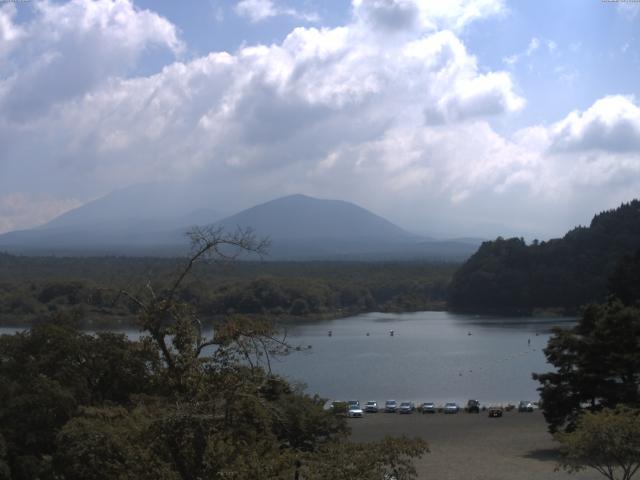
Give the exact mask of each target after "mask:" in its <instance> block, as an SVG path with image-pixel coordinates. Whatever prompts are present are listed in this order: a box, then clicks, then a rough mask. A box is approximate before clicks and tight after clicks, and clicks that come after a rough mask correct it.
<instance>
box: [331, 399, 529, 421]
mask: <svg viewBox="0 0 640 480" xmlns="http://www.w3.org/2000/svg"><path fill="white" fill-rule="evenodd" d="M338 403H340V402H334V403H333V405H332V407H333V408H336V404H338ZM533 408H534V407H533V403H531V402H529V401H527V400H522V401H521V402H520V403H519V404H518V411H519V412H533ZM346 410H347V416H348V417H362V416H363V414H364V413H365V412H367V413H378V412H379V411H380V410H381V408H380V407H378V402H376V401H375V400H370V401H368V402H366V403H365V404H364V407H361V406H360V401H358V400H349V401H348V402H347V408H346ZM382 410H383V411H384V412H385V413H396V412H397V413H401V414H409V413H413V412H414V411H415V410H416V406H415V404H414V403H413V402H400V403H398V402H397V401H395V400H387V401H386V402H385V404H384V407H383V408H382ZM418 410H419V411H421V412H422V413H423V414H426V413H436V412H437V411H438V407H436V404H435V403H433V402H424V403H423V404H422V405H420V407H419V408H418ZM460 410H461V407H460V406H459V405H458V404H457V403H455V402H449V403H446V404H445V405H444V407H442V412H443V413H448V414H455V413H458V412H459V411H460ZM480 410H483V411H484V410H485V408H484V407H481V405H480V402H479V401H478V400H469V401H468V402H467V406H466V408H465V411H466V412H468V413H480ZM487 410H488V412H489V416H490V417H501V416H502V412H503V410H504V409H503V408H502V407H501V406H500V407H498V406H491V407H489V408H488V409H487Z"/></svg>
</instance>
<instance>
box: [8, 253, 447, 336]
mask: <svg viewBox="0 0 640 480" xmlns="http://www.w3.org/2000/svg"><path fill="white" fill-rule="evenodd" d="M178 265H179V264H178V263H177V261H176V260H175V259H135V258H134V259H125V258H55V257H15V256H11V255H0V322H1V323H3V324H5V325H14V326H15V325H29V324H33V323H38V322H39V321H41V320H42V319H46V318H47V317H48V316H50V315H53V314H57V313H69V314H71V315H73V316H75V317H77V318H78V319H80V320H81V321H82V322H83V326H84V327H86V328H104V327H114V326H118V325H126V324H131V323H133V322H135V315H136V312H137V306H136V305H135V304H132V303H130V302H119V301H117V299H118V295H119V291H120V289H122V288H125V287H131V288H139V285H144V284H146V283H147V281H148V280H147V279H151V284H152V285H153V284H154V283H157V284H161V283H162V282H165V281H166V280H167V279H169V278H171V277H172V275H174V274H175V272H176V271H177V268H178ZM455 268H456V265H455V264H449V263H410V262H390V263H357V262H308V263H297V262H288V263H274V262H268V263H267V262H263V263H260V262H235V263H234V264H233V267H231V266H230V265H229V264H228V263H225V262H222V263H221V262H202V263H199V264H197V265H196V266H195V267H194V269H193V272H192V275H191V276H190V277H189V278H188V279H185V281H184V282H183V284H181V286H180V289H179V291H178V292H176V294H177V295H178V296H179V297H180V298H181V299H182V300H184V301H188V302H190V303H191V304H193V305H194V306H195V307H196V308H197V310H198V313H199V314H200V315H201V316H202V317H203V318H205V319H211V318H217V317H221V316H224V315H228V314H234V313H240V314H249V315H254V316H270V317H278V318H279V319H287V318H316V317H339V316H346V315H350V314H356V313H360V312H366V311H374V310H377V311H417V310H425V309H430V308H444V306H445V300H446V295H447V285H448V282H449V280H450V278H451V276H452V275H453V271H454V270H455ZM136 285H137V286H138V287H136Z"/></svg>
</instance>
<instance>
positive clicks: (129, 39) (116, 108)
mask: <svg viewBox="0 0 640 480" xmlns="http://www.w3.org/2000/svg"><path fill="white" fill-rule="evenodd" d="M639 37H640V3H639V2H636V1H627V2H624V1H618V2H614V1H601V0H562V1H559V0H537V1H535V2H529V1H513V2H511V1H507V0H449V1H447V2H442V1H436V0H352V1H348V0H343V1H338V0H298V1H292V0H238V1H234V0H198V1H195V0H194V1H190V2H176V1H175V0H167V1H165V0H137V1H131V0H91V1H90V0H72V1H51V0H49V1H38V0H18V1H0V233H1V232H6V231H11V230H16V229H23V228H29V227H33V226H36V225H39V224H42V223H44V222H46V221H48V220H50V219H52V218H54V217H55V216H57V215H59V214H61V213H63V212H65V211H67V210H69V209H72V208H76V207H78V206H81V205H83V204H85V203H87V202H90V201H92V200H94V199H96V198H99V197H101V196H103V195H106V194H108V193H110V192H113V191H114V190H118V189H122V188H125V187H129V186H132V185H136V184H141V183H155V182H158V183H160V184H161V185H163V184H167V185H172V187H171V188H168V189H167V191H172V192H175V191H177V190H176V188H174V187H173V186H175V185H180V186H181V188H183V190H184V191H185V192H190V193H191V194H193V192H204V193H203V194H202V196H201V201H202V202H206V203H207V205H206V207H207V208H211V209H212V210H215V211H218V212H226V213H234V212H235V211H238V210H239V209H242V208H246V207H250V206H252V205H254V204H256V203H260V202H264V201H267V200H270V199H273V198H276V197H280V196H284V195H288V194H294V193H303V194H307V195H311V196H315V197H319V198H333V199H341V200H347V201H351V202H355V203H357V204H358V205H361V206H363V207H365V208H368V209H370V210H372V211H374V212H375V213H378V214H380V215H382V216H384V217H386V218H388V219H389V220H391V221H393V222H395V223H396V224H398V225H400V226H401V227H404V228H406V229H409V230H412V231H414V232H418V233H423V234H429V235H433V236H439V237H456V236H470V237H484V238H488V237H494V236H497V235H503V236H511V235H517V236H524V237H525V238H529V239H532V238H540V239H546V238H550V237H554V236H560V235H562V234H563V233H564V232H566V231H567V230H568V229H570V228H572V227H574V226H577V225H580V224H588V223H589V221H590V220H591V218H592V217H593V215H594V214H595V213H597V212H599V211H602V210H605V209H609V208H614V207H616V206H617V205H619V204H620V203H621V202H624V201H629V200H631V199H633V198H637V197H639V196H640V44H639V39H640V38H639ZM178 190H179V189H178ZM202 206H205V205H202Z"/></svg>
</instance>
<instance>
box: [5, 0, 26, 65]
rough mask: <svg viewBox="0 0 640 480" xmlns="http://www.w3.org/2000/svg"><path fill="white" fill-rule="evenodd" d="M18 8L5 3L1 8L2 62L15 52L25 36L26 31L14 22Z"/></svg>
mask: <svg viewBox="0 0 640 480" xmlns="http://www.w3.org/2000/svg"><path fill="white" fill-rule="evenodd" d="M15 15H16V6H15V5H14V4H13V3H5V4H4V5H1V6H0V62H2V60H3V58H4V57H5V56H7V55H8V54H9V53H10V52H11V50H13V49H14V48H15V47H16V46H17V45H18V44H19V42H20V41H21V40H22V38H23V37H24V35H25V32H24V30H23V29H22V28H21V27H20V26H19V25H16V24H15V23H14V22H13V18H14V17H15Z"/></svg>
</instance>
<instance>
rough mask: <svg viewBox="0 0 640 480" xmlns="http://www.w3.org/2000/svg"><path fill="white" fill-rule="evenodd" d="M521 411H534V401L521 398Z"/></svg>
mask: <svg viewBox="0 0 640 480" xmlns="http://www.w3.org/2000/svg"><path fill="white" fill-rule="evenodd" d="M518 411H519V412H533V403H531V402H529V401H527V400H521V401H520V403H519V404H518Z"/></svg>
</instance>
